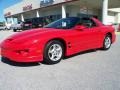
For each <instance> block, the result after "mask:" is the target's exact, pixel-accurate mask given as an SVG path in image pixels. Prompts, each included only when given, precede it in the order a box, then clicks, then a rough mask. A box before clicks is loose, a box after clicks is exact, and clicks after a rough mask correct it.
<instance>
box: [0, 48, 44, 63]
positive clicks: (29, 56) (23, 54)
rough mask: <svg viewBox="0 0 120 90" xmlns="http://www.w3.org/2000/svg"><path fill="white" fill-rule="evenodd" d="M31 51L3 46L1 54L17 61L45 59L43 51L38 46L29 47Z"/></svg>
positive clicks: (39, 60)
mask: <svg viewBox="0 0 120 90" xmlns="http://www.w3.org/2000/svg"><path fill="white" fill-rule="evenodd" d="M28 50H29V51H24V50H14V49H8V48H4V47H1V56H2V57H5V58H8V59H9V60H11V61H15V62H41V61H43V54H42V51H41V50H39V49H38V48H29V49H28Z"/></svg>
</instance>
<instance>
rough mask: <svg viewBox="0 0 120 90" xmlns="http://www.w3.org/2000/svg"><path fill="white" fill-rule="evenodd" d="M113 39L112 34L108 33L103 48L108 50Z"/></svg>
mask: <svg viewBox="0 0 120 90" xmlns="http://www.w3.org/2000/svg"><path fill="white" fill-rule="evenodd" d="M111 44H112V40H111V36H110V35H106V37H105V39H104V42H103V49H104V50H108V49H109V48H110V47H111Z"/></svg>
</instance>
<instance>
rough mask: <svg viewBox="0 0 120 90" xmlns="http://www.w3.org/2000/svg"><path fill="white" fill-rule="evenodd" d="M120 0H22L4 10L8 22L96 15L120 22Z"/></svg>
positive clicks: (107, 21) (108, 22)
mask: <svg viewBox="0 0 120 90" xmlns="http://www.w3.org/2000/svg"><path fill="white" fill-rule="evenodd" d="M118 7H120V0H22V1H21V2H19V3H17V4H15V5H13V6H10V7H8V8H6V9H5V10H4V16H5V18H6V21H7V22H10V23H12V24H13V23H15V22H17V21H25V20H27V19H30V18H36V17H43V18H47V17H48V18H51V19H52V20H57V19H59V18H65V17H68V16H79V17H83V16H94V17H96V18H99V19H100V20H101V21H103V23H104V24H111V23H120V9H113V8H118Z"/></svg>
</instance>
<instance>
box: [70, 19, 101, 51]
mask: <svg viewBox="0 0 120 90" xmlns="http://www.w3.org/2000/svg"><path fill="white" fill-rule="evenodd" d="M79 25H84V26H85V27H86V28H84V29H83V30H73V32H74V34H73V36H72V37H74V38H73V43H72V46H73V50H74V52H80V51H84V50H89V49H94V48H98V47H99V39H100V33H101V32H100V29H99V27H98V26H97V25H96V24H95V22H93V21H92V20H91V19H89V18H83V19H82V20H81V21H80V23H79Z"/></svg>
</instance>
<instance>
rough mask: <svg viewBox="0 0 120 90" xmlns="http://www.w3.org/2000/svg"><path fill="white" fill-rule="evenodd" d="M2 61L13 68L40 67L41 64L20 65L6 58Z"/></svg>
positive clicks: (2, 58)
mask: <svg viewBox="0 0 120 90" xmlns="http://www.w3.org/2000/svg"><path fill="white" fill-rule="evenodd" d="M1 61H2V62H3V63H5V64H8V65H11V66H17V67H32V66H39V65H40V63H38V62H37V63H18V62H13V61H10V60H9V59H7V58H5V57H1Z"/></svg>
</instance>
